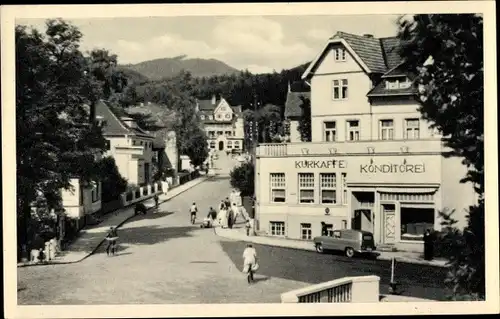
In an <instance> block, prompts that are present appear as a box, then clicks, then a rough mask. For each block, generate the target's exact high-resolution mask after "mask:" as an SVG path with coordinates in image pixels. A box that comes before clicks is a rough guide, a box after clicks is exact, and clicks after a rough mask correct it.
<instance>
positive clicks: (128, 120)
mask: <svg viewBox="0 0 500 319" xmlns="http://www.w3.org/2000/svg"><path fill="white" fill-rule="evenodd" d="M120 120H122V122H123V123H125V125H127V126H128V127H130V128H137V123H135V121H134V119H132V118H130V117H125V116H124V117H121V118H120Z"/></svg>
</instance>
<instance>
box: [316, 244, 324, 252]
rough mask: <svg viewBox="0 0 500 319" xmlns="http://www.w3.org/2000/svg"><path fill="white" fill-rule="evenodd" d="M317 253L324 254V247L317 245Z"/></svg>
mask: <svg viewBox="0 0 500 319" xmlns="http://www.w3.org/2000/svg"><path fill="white" fill-rule="evenodd" d="M316 252H318V253H320V254H322V253H323V245H321V244H316Z"/></svg>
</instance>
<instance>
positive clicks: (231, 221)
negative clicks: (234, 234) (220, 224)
mask: <svg viewBox="0 0 500 319" xmlns="http://www.w3.org/2000/svg"><path fill="white" fill-rule="evenodd" d="M227 224H228V227H229V228H231V229H232V228H233V225H234V212H233V210H232V209H229V210H228V216H227Z"/></svg>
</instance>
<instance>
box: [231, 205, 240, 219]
mask: <svg viewBox="0 0 500 319" xmlns="http://www.w3.org/2000/svg"><path fill="white" fill-rule="evenodd" d="M232 210H233V213H234V224H236V221H237V220H238V217H239V216H240V208H239V207H238V206H236V203H233V208H232Z"/></svg>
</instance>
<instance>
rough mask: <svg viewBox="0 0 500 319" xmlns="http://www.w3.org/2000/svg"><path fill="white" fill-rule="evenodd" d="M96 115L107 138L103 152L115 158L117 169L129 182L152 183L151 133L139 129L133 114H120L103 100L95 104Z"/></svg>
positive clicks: (152, 139)
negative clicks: (124, 115)
mask: <svg viewBox="0 0 500 319" xmlns="http://www.w3.org/2000/svg"><path fill="white" fill-rule="evenodd" d="M96 118H97V120H98V121H99V122H100V125H101V126H102V130H103V136H104V137H105V138H106V140H107V141H108V142H109V144H108V151H107V152H106V153H105V154H104V156H112V157H113V158H114V159H115V162H116V166H117V167H118V171H119V172H120V174H121V175H122V176H123V178H125V179H126V180H127V181H128V183H130V184H133V185H138V186H139V185H146V184H149V183H151V181H152V176H151V175H152V174H151V172H152V162H153V155H154V151H153V141H154V136H153V135H151V134H149V133H148V132H146V131H144V130H142V129H141V128H140V127H139V126H138V125H137V123H136V122H135V121H134V120H133V119H132V118H130V117H121V118H119V117H118V116H117V115H116V114H114V113H113V112H112V110H111V109H110V108H109V107H108V106H107V105H106V104H105V103H104V102H103V101H100V102H98V103H97V104H96Z"/></svg>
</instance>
